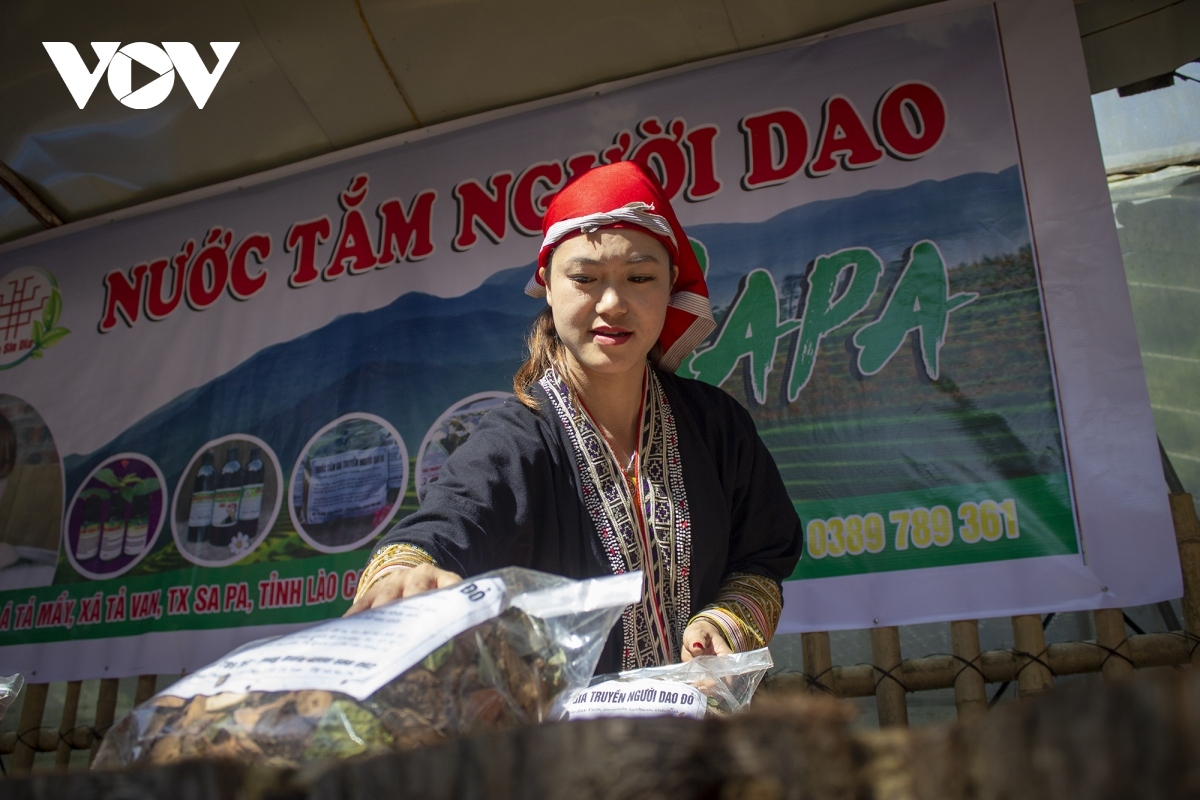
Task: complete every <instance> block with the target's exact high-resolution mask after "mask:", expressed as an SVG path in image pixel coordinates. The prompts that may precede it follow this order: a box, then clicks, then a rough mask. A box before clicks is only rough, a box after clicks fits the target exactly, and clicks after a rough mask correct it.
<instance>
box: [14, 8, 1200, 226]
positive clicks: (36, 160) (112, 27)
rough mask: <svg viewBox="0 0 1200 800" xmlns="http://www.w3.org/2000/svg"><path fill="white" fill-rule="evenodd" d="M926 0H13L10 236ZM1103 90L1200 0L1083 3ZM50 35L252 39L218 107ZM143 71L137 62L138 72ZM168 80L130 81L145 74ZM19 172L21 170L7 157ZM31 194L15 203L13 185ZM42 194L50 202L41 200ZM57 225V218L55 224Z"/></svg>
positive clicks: (1141, 71)
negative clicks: (107, 80) (147, 94)
mask: <svg viewBox="0 0 1200 800" xmlns="http://www.w3.org/2000/svg"><path fill="white" fill-rule="evenodd" d="M924 4H925V2H924V0H804V1H803V2H798V1H797V0H660V2H653V3H649V2H644V0H643V1H642V2H635V1H634V0H611V2H609V3H605V4H602V5H598V4H596V3H589V2H580V0H520V1H519V2H518V1H517V0H508V1H507V2H505V1H503V0H171V2H162V0H155V2H149V0H126V1H123V2H119V3H114V2H88V3H85V2H80V1H79V0H75V1H74V2H69V1H68V0H51V1H50V2H47V1H46V0H5V2H4V3H3V5H0V185H3V186H4V187H5V188H8V189H9V192H4V193H0V241H5V240H11V239H14V238H18V237H20V236H23V235H26V234H29V233H33V232H35V231H38V230H40V229H41V228H42V227H43V223H42V222H41V221H39V219H38V217H37V216H35V214H34V213H31V210H30V209H31V208H32V209H33V211H35V212H36V211H37V209H38V208H39V206H40V205H41V204H44V207H46V208H48V211H49V212H50V213H48V214H47V213H44V212H43V216H44V217H47V218H53V217H57V218H59V219H61V220H64V221H72V220H78V219H82V218H85V217H90V216H94V215H97V214H103V213H105V212H109V211H112V210H115V209H119V208H124V207H127V206H130V205H134V204H137V203H140V202H144V201H147V200H150V199H154V198H157V197H163V196H167V195H172V194H176V193H178V192H181V191H185V190H187V189H192V188H196V187H199V186H205V185H209V184H212V183H216V182H219V181H223V180H227V179H230V178H235V177H239V176H243V175H246V174H250V173H253V172H258V171H261V170H263V169H266V168H269V167H274V166H278V165H281V164H286V163H289V162H292V161H296V160H299V159H303V158H307V157H310V156H314V155H318V154H321V153H325V152H329V151H331V150H336V149H339V148H343V147H346V146H348V145H351V144H355V143H358V142H363V141H368V140H371V139H377V138H380V137H382V136H387V135H389V134H393V133H399V132H401V131H406V130H410V129H412V128H417V127H422V126H426V125H430V124H432V123H436V122H442V121H445V120H449V119H455V118H458V117H463V116H467V115H470V114H474V113H477V112H480V111H485V110H488V109H493V108H499V107H502V106H507V105H512V104H514V103H519V102H522V101H526V100H533V99H537V98H542V97H548V96H552V95H555V94H559V93H562V92H566V91H569V90H572V89H578V88H580V87H585V86H589V85H593V84H597V83H602V82H604V81H609V80H613V79H616V78H623V77H628V76H631V75H638V74H642V73H646V72H650V71H653V70H656V69H661V68H664V67H669V66H675V65H678V64H684V63H688V62H691V61H697V60H700V59H704V58H708V57H710V56H716V55H721V54H725V53H731V52H736V51H741V50H748V49H752V48H755V47H760V46H762V45H766V44H773V43H776V42H781V41H786V40H788V39H794V38H798V37H802V36H809V35H812V34H816V33H820V32H823V31H828V30H831V29H833V28H836V27H838V26H840V25H844V24H847V23H850V22H854V21H857V20H862V19H866V18H869V17H873V16H878V15H880V14H885V13H888V12H891V11H897V10H901V9H904V8H911V7H913V6H919V5H924ZM1076 11H1077V17H1078V19H1079V23H1080V30H1081V35H1082V39H1083V47H1084V54H1085V57H1086V59H1087V64H1088V72H1089V75H1090V76H1091V83H1092V90H1093V91H1102V90H1105V89H1110V88H1113V87H1115V86H1121V85H1125V84H1128V83H1132V82H1134V81H1139V80H1143V79H1146V78H1149V77H1153V76H1155V75H1161V74H1163V73H1168V72H1170V71H1171V70H1173V69H1175V68H1176V67H1178V66H1180V65H1181V64H1184V63H1186V62H1188V61H1190V60H1192V59H1195V58H1197V57H1200V0H1084V2H1080V3H1077V4H1076ZM43 41H69V42H72V43H74V44H75V45H76V46H77V47H78V48H79V51H80V53H81V55H83V57H84V60H85V62H90V63H89V66H94V64H95V56H94V55H92V52H91V48H90V46H88V42H92V41H121V42H125V43H128V42H133V41H148V42H162V41H188V42H193V43H195V44H196V45H197V46H198V49H199V50H200V53H201V56H202V57H203V58H204V59H205V62H206V64H207V66H208V67H209V68H210V69H211V68H212V67H213V66H214V64H215V62H216V60H215V57H214V56H213V54H212V52H211V50H210V49H209V47H208V45H207V43H208V42H210V41H237V42H240V43H241V44H240V45H239V47H238V50H237V52H236V54H235V55H234V57H233V60H232V61H231V63H230V66H229V68H228V70H227V71H226V73H225V75H224V76H223V77H222V78H221V80H220V83H219V85H218V87H217V89H216V91H214V92H213V94H212V97H211V98H210V99H209V101H208V103H207V105H206V106H205V107H204V109H203V110H198V109H197V108H196V106H195V104H194V103H193V101H192V99H191V98H190V97H189V96H188V94H187V92H185V91H183V90H182V89H181V88H177V89H176V90H175V91H173V92H172V93H171V95H170V96H169V97H168V98H167V100H166V101H165V102H163V103H162V104H161V105H159V106H157V107H156V108H153V109H149V110H141V111H135V110H131V109H129V108H126V107H125V106H123V105H121V104H120V103H118V102H117V101H116V100H115V99H114V98H113V96H112V94H111V93H110V92H109V91H107V86H106V85H105V84H103V83H102V84H101V86H100V87H98V89H97V90H96V92H95V93H94V94H93V95H92V97H91V100H90V101H89V102H88V104H87V106H86V108H85V109H83V110H80V109H79V108H78V107H77V106H76V105H75V103H74V102H73V101H72V99H71V96H70V94H69V92H68V91H67V88H66V86H65V85H64V83H63V81H62V79H61V78H60V77H59V75H58V73H57V71H56V70H55V67H54V65H53V64H52V62H51V60H50V58H49V57H48V56H47V53H46V51H45V50H44V49H43V47H42V44H41V43H42V42H43ZM137 69H140V66H137V65H135V70H137ZM152 77H154V75H153V73H150V72H149V71H146V74H145V75H144V76H141V77H140V78H139V76H138V75H137V73H136V72H135V74H134V87H135V88H136V87H137V86H139V85H141V84H142V83H145V82H147V81H148V80H149V79H150V78H152ZM5 167H7V169H5ZM22 194H23V195H24V196H23V197H22V198H21V200H22V202H19V201H18V199H17V197H16V196H17V195H22ZM39 201H40V202H39ZM51 224H52V223H51Z"/></svg>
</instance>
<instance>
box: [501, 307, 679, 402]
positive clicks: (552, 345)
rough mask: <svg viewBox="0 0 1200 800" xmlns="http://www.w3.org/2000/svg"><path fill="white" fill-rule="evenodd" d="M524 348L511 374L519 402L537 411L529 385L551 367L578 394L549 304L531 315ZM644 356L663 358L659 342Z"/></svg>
mask: <svg viewBox="0 0 1200 800" xmlns="http://www.w3.org/2000/svg"><path fill="white" fill-rule="evenodd" d="M525 349H526V351H527V352H528V355H527V357H526V358H525V363H524V364H522V365H521V367H520V368H519V369H518V370H517V372H516V374H515V375H513V394H515V395H516V396H517V399H518V400H520V401H521V403H522V404H524V405H525V406H527V407H529V408H531V409H533V410H534V411H538V410H539V408H540V406H539V405H538V401H537V398H535V397H534V396H533V395H532V394H531V393H530V391H529V387H530V386H532V385H533V384H535V383H537V382H538V381H539V380H541V378H542V376H543V375H545V374H546V370H548V369H550V368H551V367H554V369H555V371H556V372H557V373H558V374H559V375H560V376H561V377H562V379H563V380H564V381H566V383H567V387H568V388H569V389H570V390H571V393H572V394H574V395H576V396H578V394H579V381H578V380H577V379H576V376H575V370H574V368H573V367H572V366H571V362H570V361H568V360H567V348H566V346H565V345H564V344H563V343H562V339H559V338H558V331H556V330H555V329H554V314H553V312H552V310H551V308H550V306H546V307H545V308H543V309H542V311H541V313H540V314H538V315H537V316H536V317H534V320H533V325H531V326H530V328H529V334H528V335H527V336H526V337H525ZM646 359H647V360H648V361H649V362H650V363H651V364H653V365H654V366H656V367H657V366H658V364H659V362H660V361H662V345H660V344H659V343H658V342H655V343H654V347H651V348H650V352H649V353H647V354H646Z"/></svg>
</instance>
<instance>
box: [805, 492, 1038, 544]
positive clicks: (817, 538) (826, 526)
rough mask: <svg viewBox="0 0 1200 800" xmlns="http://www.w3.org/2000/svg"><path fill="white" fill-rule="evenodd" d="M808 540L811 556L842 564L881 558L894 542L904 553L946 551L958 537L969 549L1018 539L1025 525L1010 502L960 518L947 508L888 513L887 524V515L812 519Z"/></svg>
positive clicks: (975, 507)
mask: <svg viewBox="0 0 1200 800" xmlns="http://www.w3.org/2000/svg"><path fill="white" fill-rule="evenodd" d="M956 518H957V519H956ZM805 534H806V535H805V540H806V543H807V550H808V555H809V556H811V557H812V558H825V557H826V556H829V557H832V558H839V557H841V556H847V555H849V556H858V555H862V554H863V553H880V552H883V551H884V550H885V549H886V548H887V546H888V543H889V542H891V544H892V548H893V549H895V550H899V551H902V550H907V549H909V548H910V547H915V548H917V549H921V550H923V549H926V548H928V547H931V546H933V547H945V546H947V545H949V544H950V543H951V542H953V541H954V538H955V536H957V537H958V538H959V539H960V540H961V541H962V542H964V543H966V544H975V543H977V542H995V541H999V540H1000V539H1004V538H1007V539H1017V538H1020V536H1021V524H1020V522H1019V520H1018V519H1017V504H1016V501H1014V500H1013V499H1012V498H1011V497H1009V498H1005V499H1004V500H999V501H996V500H984V501H982V502H979V503H974V502H965V503H961V504H960V505H959V506H958V510H957V514H952V513H951V511H950V509H949V508H948V507H947V506H933V507H932V508H923V507H917V508H898V509H894V510H892V511H889V512H888V515H887V521H886V522H885V521H884V518H883V515H882V514H879V513H875V512H872V513H870V514H861V515H860V514H850V515H848V516H845V517H829V518H827V519H813V520H810V521H809V522H808V525H807V526H806V529H805Z"/></svg>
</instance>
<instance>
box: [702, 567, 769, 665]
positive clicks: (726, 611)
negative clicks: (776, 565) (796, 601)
mask: <svg viewBox="0 0 1200 800" xmlns="http://www.w3.org/2000/svg"><path fill="white" fill-rule="evenodd" d="M782 613H783V592H782V591H781V589H780V586H779V584H778V583H776V582H775V581H773V580H771V579H770V578H764V577H763V576H761V575H751V574H749V573H733V574H730V575H728V576H726V578H725V580H724V581H723V582H722V583H721V588H720V589H719V590H718V591H717V599H716V600H714V601H713V602H712V603H709V604H708V605H707V606H705V607H704V608H702V609H701V610H700V612H699V613H697V614H696V615H695V616H694V617H692V618H691V619H690V620H688V624H689V625H690V624H692V623H693V622H695V621H696V620H698V619H703V620H705V621H706V622H710V623H712V624H713V625H715V626H716V628H717V630H719V631H720V632H721V635H722V636H724V637H725V641H726V642H728V643H729V647H730V649H732V650H733V651H734V652H735V653H741V652H744V651H746V650H753V649H756V648H759V647H766V646H767V645H768V644H769V643H770V641H771V637H772V636H773V635H774V634H775V628H776V626H778V625H779V617H780V615H781V614H782Z"/></svg>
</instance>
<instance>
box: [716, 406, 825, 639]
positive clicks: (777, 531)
mask: <svg viewBox="0 0 1200 800" xmlns="http://www.w3.org/2000/svg"><path fill="white" fill-rule="evenodd" d="M717 391H718V392H719V394H717V395H714V397H713V398H712V401H710V403H708V404H706V405H708V406H709V408H714V407H715V408H720V412H721V415H722V421H723V422H724V424H723V425H720V426H717V425H715V424H714V425H712V426H710V428H709V429H710V430H720V431H722V433H723V436H722V438H723V441H722V442H720V444H719V447H720V452H721V456H720V457H719V458H718V462H719V463H720V464H721V467H722V469H723V471H724V473H725V474H724V475H723V478H722V480H723V482H726V486H727V487H729V486H730V485H731V488H732V492H731V493H730V497H731V507H730V533H729V554H728V557H727V560H726V564H725V570H724V574H723V575H722V578H721V585H720V588H719V589H718V590H717V596H716V598H715V599H714V600H713V601H712V602H711V603H709V604H708V605H706V606H705V607H704V608H702V609H701V610H700V611H699V612H698V613H697V614H696V615H695V617H693V619H704V620H706V621H708V622H711V623H713V624H714V625H716V626H717V628H718V629H720V631H721V633H722V634H723V635H724V637H725V639H726V641H727V642H728V643H729V645H730V646H731V647H732V648H733V650H734V651H735V652H740V651H744V650H750V649H754V648H757V647H765V646H766V645H767V644H768V643H769V642H770V641H771V637H772V636H773V635H774V633H775V628H776V626H777V625H778V624H779V617H780V615H781V613H782V611H783V593H782V582H783V581H784V580H785V579H786V578H788V577H789V576H790V575H791V574H792V572H793V570H795V568H796V564H797V562H798V561H799V560H800V555H801V546H802V542H803V537H802V530H801V523H800V518H799V517H798V516H797V514H796V509H795V506H793V505H792V500H791V498H790V497H789V496H788V493H787V488H786V487H785V486H784V483H783V478H782V477H781V476H780V474H779V468H778V467H777V466H776V465H775V459H774V458H773V457H772V456H771V453H770V451H768V450H767V447H766V445H765V444H764V443H763V441H762V438H761V437H759V435H758V432H757V430H756V429H755V426H754V420H753V419H752V418H751V416H750V414H749V413H748V412H747V411H746V409H744V408H743V407H742V406H741V404H739V403H738V402H737V401H736V400H734V399H733V398H732V397H730V396H729V395H727V394H725V393H724V392H721V391H720V390H717Z"/></svg>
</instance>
